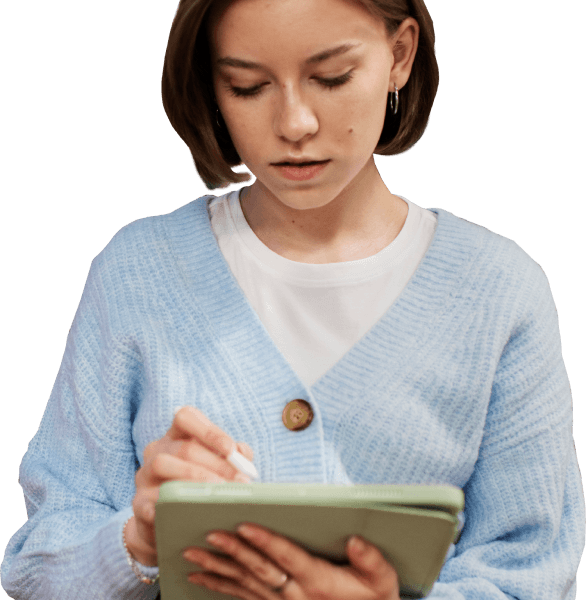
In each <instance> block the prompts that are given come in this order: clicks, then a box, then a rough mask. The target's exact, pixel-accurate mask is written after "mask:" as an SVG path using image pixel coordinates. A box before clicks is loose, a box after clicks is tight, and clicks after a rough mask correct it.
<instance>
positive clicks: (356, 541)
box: [350, 536, 366, 554]
mask: <svg viewBox="0 0 586 600" xmlns="http://www.w3.org/2000/svg"><path fill="white" fill-rule="evenodd" d="M350 545H351V546H352V550H354V552H357V553H358V554H362V553H363V552H364V551H365V550H366V544H365V543H364V542H363V541H362V540H361V539H360V538H359V537H356V536H353V537H352V539H351V540H350Z"/></svg>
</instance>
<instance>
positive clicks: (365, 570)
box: [346, 535, 399, 598]
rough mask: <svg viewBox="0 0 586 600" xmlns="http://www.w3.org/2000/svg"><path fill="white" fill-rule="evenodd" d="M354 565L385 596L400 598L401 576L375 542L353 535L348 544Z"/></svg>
mask: <svg viewBox="0 0 586 600" xmlns="http://www.w3.org/2000/svg"><path fill="white" fill-rule="evenodd" d="M346 552H347V554H348V558H349V559H350V562H351V564H352V566H353V567H354V568H355V569H356V570H357V571H358V572H359V573H360V575H361V576H362V577H363V578H364V579H365V580H366V581H367V582H368V584H369V585H370V586H371V587H372V589H373V590H375V591H376V592H377V593H379V594H381V596H382V597H384V598H394V597H396V598H399V577H398V576H397V571H395V568H394V567H393V565H392V564H391V563H390V562H388V561H387V560H386V559H385V557H384V556H383V555H382V553H381V551H380V550H379V549H378V548H377V547H376V546H375V545H373V544H371V543H369V542H367V541H365V540H364V539H362V538H360V537H358V536H356V535H353V536H352V537H351V538H350V540H348V544H347V546H346Z"/></svg>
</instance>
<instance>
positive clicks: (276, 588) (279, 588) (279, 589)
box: [273, 573, 289, 594]
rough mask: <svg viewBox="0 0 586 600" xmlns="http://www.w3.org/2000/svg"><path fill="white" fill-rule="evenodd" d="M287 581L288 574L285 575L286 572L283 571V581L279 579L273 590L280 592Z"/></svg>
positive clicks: (276, 592)
mask: <svg viewBox="0 0 586 600" xmlns="http://www.w3.org/2000/svg"><path fill="white" fill-rule="evenodd" d="M288 581H289V575H287V573H283V581H281V583H280V584H279V585H277V586H276V587H274V588H273V592H275V594H280V593H281V592H282V591H283V588H284V587H285V586H286V585H287V582H288Z"/></svg>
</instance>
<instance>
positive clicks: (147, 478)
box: [136, 453, 226, 487]
mask: <svg viewBox="0 0 586 600" xmlns="http://www.w3.org/2000/svg"><path fill="white" fill-rule="evenodd" d="M136 480H137V487H138V486H139V485H142V486H147V487H150V486H153V485H157V486H158V485H160V484H161V483H162V482H163V481H176V480H178V481H198V482H209V483H222V482H224V481H226V479H225V478H224V477H221V476H220V475H219V474H218V473H216V472H214V471H213V470H211V469H210V468H208V467H207V466H205V465H202V464H198V463H193V462H191V461H187V460H183V459H181V458H179V457H178V456H173V455H172V454H166V453H161V454H157V456H155V457H154V458H153V459H152V461H151V462H150V463H149V464H147V465H145V466H144V468H143V469H141V471H139V472H138V473H137V474H136Z"/></svg>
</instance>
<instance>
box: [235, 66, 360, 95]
mask: <svg viewBox="0 0 586 600" xmlns="http://www.w3.org/2000/svg"><path fill="white" fill-rule="evenodd" d="M352 71H354V69H352V70H350V71H348V73H345V74H344V75H340V77H334V78H333V79H319V78H318V81H319V82H320V83H321V84H322V85H323V86H324V87H326V88H328V89H329V90H330V91H333V90H334V88H337V87H340V86H341V85H344V84H345V83H348V82H349V81H350V80H351V79H352V77H353V75H352ZM263 85H265V84H264V83H263V84H262V85H257V86H256V87H251V88H238V87H232V86H231V85H228V86H226V87H227V88H228V91H229V92H230V93H231V94H232V96H237V97H244V98H253V97H254V96H258V94H260V91H261V88H262V87H263Z"/></svg>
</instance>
